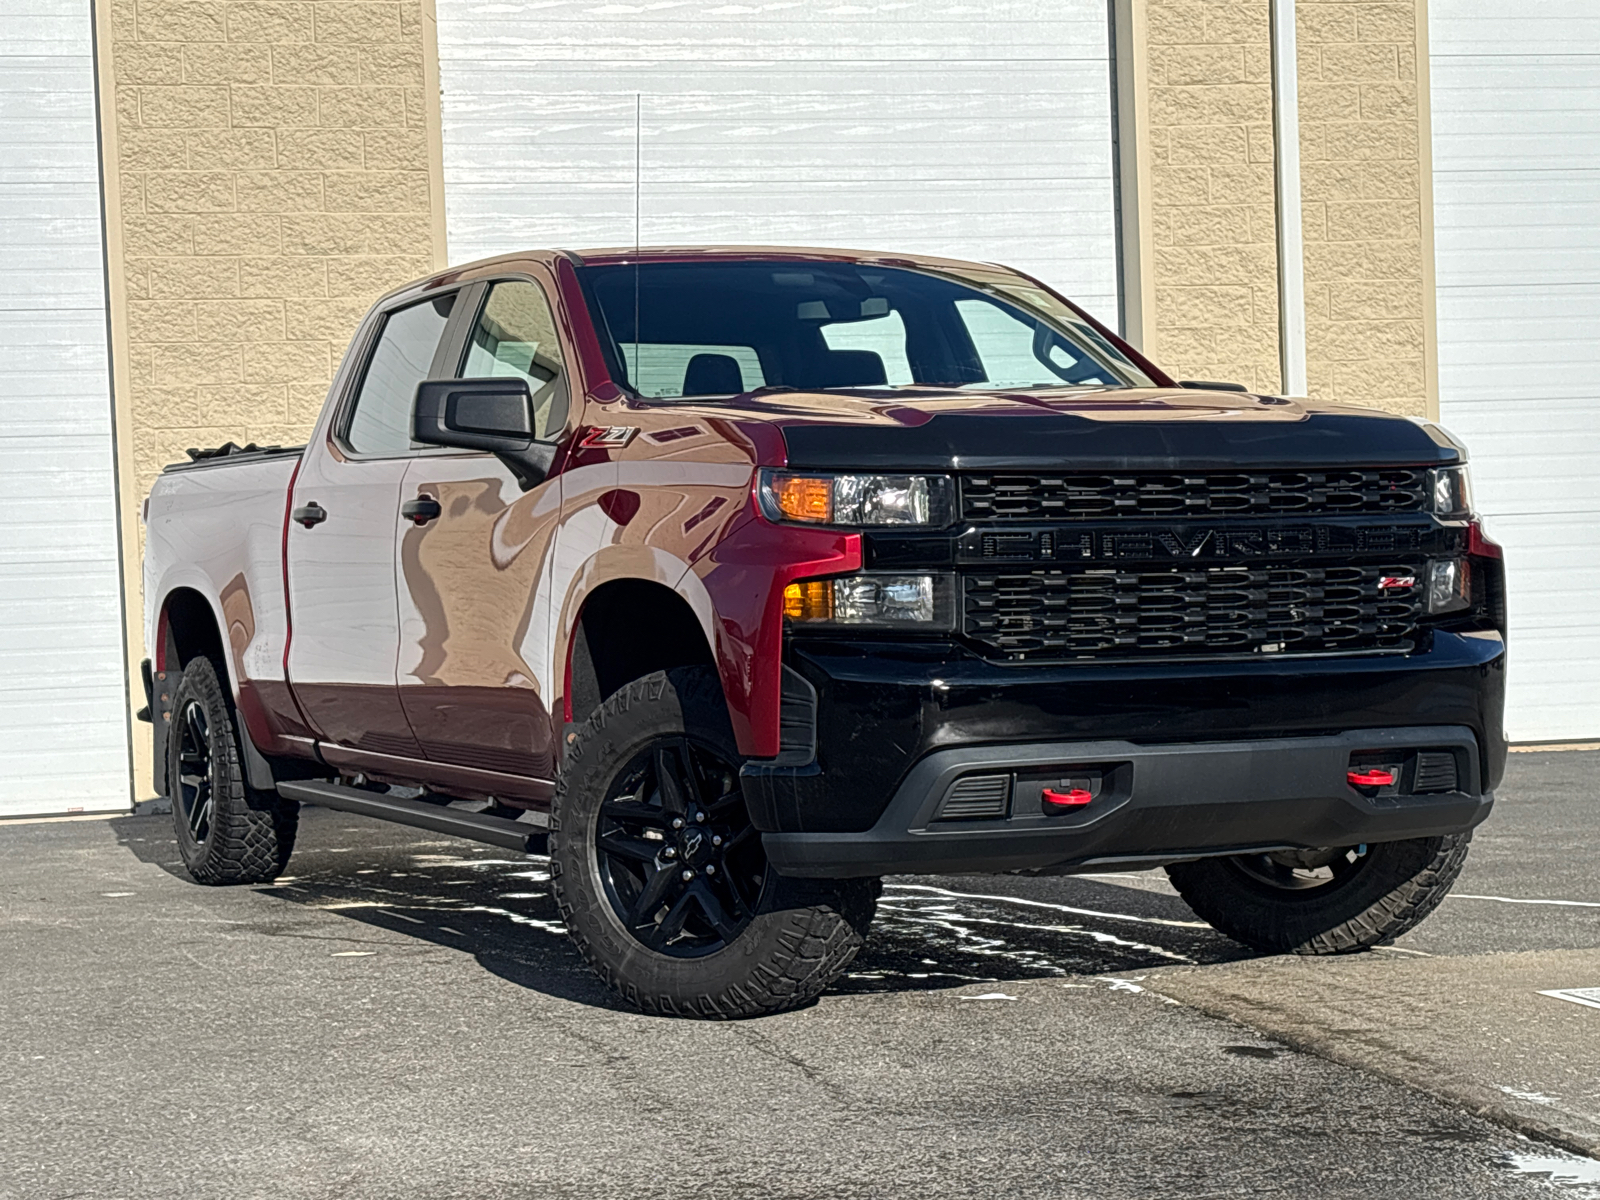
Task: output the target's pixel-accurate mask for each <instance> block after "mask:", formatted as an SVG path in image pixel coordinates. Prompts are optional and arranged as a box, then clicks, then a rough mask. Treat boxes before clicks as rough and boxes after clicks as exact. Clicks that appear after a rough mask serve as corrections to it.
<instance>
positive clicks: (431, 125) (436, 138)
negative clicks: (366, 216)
mask: <svg viewBox="0 0 1600 1200" xmlns="http://www.w3.org/2000/svg"><path fill="white" fill-rule="evenodd" d="M422 87H423V92H424V95H423V99H422V103H423V108H424V110H425V113H426V118H427V126H428V129H427V138H428V187H429V190H430V191H431V192H432V193H433V266H434V269H435V270H443V269H444V268H445V267H447V266H449V265H450V247H449V225H448V223H447V221H446V214H445V209H444V84H443V82H442V80H441V78H440V73H439V10H438V6H437V3H436V0H422Z"/></svg>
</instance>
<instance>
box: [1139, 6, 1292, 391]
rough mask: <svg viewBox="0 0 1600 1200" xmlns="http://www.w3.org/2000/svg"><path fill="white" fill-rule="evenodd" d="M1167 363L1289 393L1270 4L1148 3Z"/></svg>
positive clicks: (1160, 302)
mask: <svg viewBox="0 0 1600 1200" xmlns="http://www.w3.org/2000/svg"><path fill="white" fill-rule="evenodd" d="M1146 19H1147V22H1148V25H1147V29H1148V44H1149V51H1148V53H1149V88H1150V97H1149V113H1150V191H1151V209H1152V214H1151V215H1152V226H1153V230H1152V231H1153V236H1154V241H1155V247H1154V255H1153V258H1154V263H1153V283H1154V291H1155V305H1154V318H1155V337H1154V339H1153V340H1154V344H1155V346H1156V354H1157V356H1158V358H1159V361H1160V363H1161V365H1162V366H1163V367H1164V368H1165V369H1166V370H1168V371H1170V372H1171V373H1172V374H1173V375H1174V376H1175V377H1177V378H1181V379H1221V380H1232V381H1235V382H1239V383H1243V384H1246V385H1247V386H1250V387H1253V388H1260V389H1262V390H1266V391H1275V390H1277V389H1278V387H1279V380H1280V372H1279V360H1278V258H1277V248H1276V237H1277V234H1276V225H1275V224H1274V213H1275V200H1274V196H1275V190H1274V182H1273V173H1272V172H1273V167H1272V158H1273V155H1272V41H1271V25H1270V20H1269V10H1268V7H1267V3H1266V0H1149V3H1148V7H1147V10H1146Z"/></svg>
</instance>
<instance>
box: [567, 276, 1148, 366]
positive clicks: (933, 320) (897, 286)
mask: <svg viewBox="0 0 1600 1200" xmlns="http://www.w3.org/2000/svg"><path fill="white" fill-rule="evenodd" d="M579 274H580V278H581V279H582V281H583V286H584V288H585V289H586V291H587V294H588V297H589V304H590V309H591V312H592V314H593V315H594V316H595V318H596V323H597V324H598V325H599V326H600V327H601V330H602V332H603V333H604V334H606V335H608V336H609V338H610V340H611V344H612V348H613V355H612V357H613V360H614V363H613V370H615V371H617V372H618V373H619V374H620V375H621V376H622V379H621V380H620V381H619V382H623V383H626V384H628V385H629V386H630V387H633V388H634V390H635V391H637V392H638V393H639V394H640V395H643V396H650V397H659V398H672V397H681V396H693V395H709V394H716V392H719V391H727V390H730V389H732V388H733V387H734V385H735V384H742V387H743V389H744V390H747V391H748V390H752V389H754V388H756V387H760V386H769V387H771V386H784V387H791V388H802V389H806V390H820V389H827V388H894V387H906V386H923V387H937V388H958V389H962V390H965V391H997V390H1004V389H1026V388H1061V387H1126V386H1146V385H1148V384H1149V380H1148V379H1147V378H1146V377H1145V376H1144V375H1143V374H1142V373H1141V372H1140V371H1139V369H1138V368H1137V367H1136V366H1134V364H1133V363H1131V362H1129V361H1128V359H1127V358H1126V357H1125V356H1124V355H1123V354H1121V353H1120V352H1119V351H1118V350H1117V349H1116V348H1115V347H1114V346H1113V345H1111V343H1110V342H1108V341H1106V339H1105V338H1103V337H1101V336H1100V334H1099V333H1098V332H1097V331H1096V330H1095V329H1094V328H1093V326H1091V325H1089V324H1088V323H1087V322H1086V321H1084V320H1083V318H1082V317H1080V316H1078V314H1076V313H1074V312H1073V311H1072V310H1071V309H1070V308H1069V307H1068V306H1067V305H1065V304H1063V303H1062V302H1061V301H1060V300H1058V299H1056V298H1055V297H1053V296H1051V295H1050V294H1049V293H1048V292H1045V291H1044V290H1043V289H1041V288H1039V287H1037V286H1036V285H1033V284H1031V283H1029V281H1027V280H1026V279H1024V278H1023V277H1021V276H1017V275H1014V274H1011V273H1010V272H1007V271H1005V270H1003V269H1001V268H979V267H974V268H972V269H971V271H970V272H967V273H965V274H962V275H960V276H957V275H955V274H953V273H947V272H944V271H942V270H941V271H932V270H908V269H902V268H897V267H879V266H872V265H868V264H865V263H828V262H812V263H807V262H802V263H793V262H736V261H727V262H688V263H644V264H641V265H639V266H637V267H635V266H633V265H631V264H629V265H621V266H603V267H584V268H581V269H580V272H579ZM636 314H637V317H636ZM735 363H737V368H738V369H737V370H736V369H734V364H735Z"/></svg>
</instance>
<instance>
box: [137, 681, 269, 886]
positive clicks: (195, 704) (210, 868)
mask: <svg viewBox="0 0 1600 1200" xmlns="http://www.w3.org/2000/svg"><path fill="white" fill-rule="evenodd" d="M168 738H169V741H168V742H167V795H168V797H170V798H171V800H172V820H173V826H174V832H176V834H177V836H178V853H179V855H180V856H181V857H182V858H183V865H184V867H185V869H187V870H188V872H189V877H190V878H191V879H193V880H194V881H195V882H196V883H204V884H227V883H264V882H266V881H267V880H270V879H276V878H277V877H278V876H279V875H280V874H282V872H283V868H284V867H285V866H286V865H287V864H288V861H289V853H290V851H292V850H293V849H294V836H295V831H296V828H297V826H298V824H299V806H298V805H296V804H294V803H293V802H292V801H289V800H285V799H283V798H282V797H281V796H279V795H277V794H276V793H275V792H258V791H256V790H255V789H254V788H251V787H250V786H249V785H248V784H247V783H246V782H245V777H244V770H243V768H242V765H241V763H240V761H239V740H238V738H239V734H238V732H237V731H236V730H235V726H234V715H233V708H232V705H230V704H229V703H228V699H227V696H226V695H225V693H224V692H223V690H222V685H221V684H220V683H219V682H218V681H217V672H216V668H215V667H213V666H212V664H211V661H210V660H209V659H206V658H196V659H193V660H192V661H191V662H190V663H189V665H188V666H186V667H185V668H184V669H183V678H182V679H180V680H179V682H178V692H177V695H176V696H175V697H174V698H173V708H172V722H171V729H170V732H169V734H168Z"/></svg>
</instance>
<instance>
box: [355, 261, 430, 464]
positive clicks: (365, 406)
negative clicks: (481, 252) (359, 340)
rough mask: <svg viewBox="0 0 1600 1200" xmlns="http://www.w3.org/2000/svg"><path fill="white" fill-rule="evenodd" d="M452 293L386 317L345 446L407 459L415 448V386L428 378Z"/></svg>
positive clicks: (363, 451) (368, 364) (362, 383)
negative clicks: (396, 455)
mask: <svg viewBox="0 0 1600 1200" xmlns="http://www.w3.org/2000/svg"><path fill="white" fill-rule="evenodd" d="M455 302H456V298H455V295H454V293H452V294H451V295H448V296H439V297H437V298H435V299H433V300H424V301H423V302H422V303H421V304H413V305H411V306H410V307H408V308H401V309H397V310H395V311H394V312H392V313H390V314H389V315H388V316H387V317H385V318H384V322H383V332H382V333H381V334H380V335H379V337H378V345H377V348H376V349H375V350H374V351H373V352H372V358H371V360H370V361H369V362H368V363H367V374H366V377H365V378H364V379H362V381H361V392H360V394H359V395H358V396H357V397H356V409H355V412H354V413H352V414H351V416H350V425H349V428H348V429H346V430H345V441H347V442H348V443H349V444H350V448H351V449H352V450H354V451H356V452H357V453H358V454H406V453H409V452H410V451H411V449H412V443H411V415H412V412H413V411H414V409H415V407H416V402H417V384H419V383H421V382H422V381H423V380H424V379H426V378H428V370H429V368H430V367H431V366H432V365H433V356H434V354H435V353H436V352H437V351H438V349H439V339H440V338H441V337H443V336H444V327H445V324H446V322H448V321H449V319H450V310H451V308H452V307H454V305H455Z"/></svg>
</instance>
